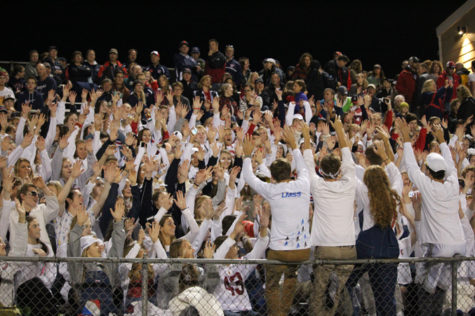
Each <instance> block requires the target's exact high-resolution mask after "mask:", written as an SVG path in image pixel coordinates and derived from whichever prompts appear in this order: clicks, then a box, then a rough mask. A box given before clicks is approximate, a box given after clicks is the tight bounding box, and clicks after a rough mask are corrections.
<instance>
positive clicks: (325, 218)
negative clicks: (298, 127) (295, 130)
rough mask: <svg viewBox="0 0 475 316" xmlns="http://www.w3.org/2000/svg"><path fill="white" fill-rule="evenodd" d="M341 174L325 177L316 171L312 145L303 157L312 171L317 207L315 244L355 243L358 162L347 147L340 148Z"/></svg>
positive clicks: (313, 234)
mask: <svg viewBox="0 0 475 316" xmlns="http://www.w3.org/2000/svg"><path fill="white" fill-rule="evenodd" d="M341 153H342V155H343V159H342V162H341V167H340V170H341V174H342V177H341V178H340V179H339V180H337V181H325V180H324V179H323V178H321V177H319V176H318V175H317V173H316V172H315V162H314V159H313V154H312V151H311V150H310V149H307V150H305V151H304V159H305V163H306V165H307V168H308V169H309V173H310V188H311V191H312V195H313V203H314V206H315V211H314V213H313V223H312V234H311V241H312V246H327V247H335V246H352V245H354V244H355V225H354V220H353V214H354V201H355V190H356V178H355V163H354V162H353V159H352V157H351V152H350V150H349V149H348V148H347V147H344V148H342V149H341Z"/></svg>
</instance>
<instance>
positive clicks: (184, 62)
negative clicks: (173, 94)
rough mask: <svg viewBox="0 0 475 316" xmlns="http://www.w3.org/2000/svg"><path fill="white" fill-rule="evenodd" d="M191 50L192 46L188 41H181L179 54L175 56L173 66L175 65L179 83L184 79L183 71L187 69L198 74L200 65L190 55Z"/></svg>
mask: <svg viewBox="0 0 475 316" xmlns="http://www.w3.org/2000/svg"><path fill="white" fill-rule="evenodd" d="M189 50H190V44H189V43H188V42H187V41H181V42H180V44H179V45H178V53H175V55H173V64H174V65H175V72H176V80H177V81H180V80H182V79H183V71H184V70H185V68H188V69H190V70H192V71H195V72H197V67H198V64H197V62H196V60H194V59H193V57H191V56H190V55H188V51H189Z"/></svg>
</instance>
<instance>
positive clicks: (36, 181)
mask: <svg viewBox="0 0 475 316" xmlns="http://www.w3.org/2000/svg"><path fill="white" fill-rule="evenodd" d="M32 183H33V185H34V186H36V187H37V188H38V189H40V190H43V191H44V189H45V188H46V184H45V180H43V177H39V176H38V177H34V178H33V180H32Z"/></svg>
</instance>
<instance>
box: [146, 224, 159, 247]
mask: <svg viewBox="0 0 475 316" xmlns="http://www.w3.org/2000/svg"><path fill="white" fill-rule="evenodd" d="M159 234H160V224H159V223H158V222H153V223H152V226H150V230H149V232H148V235H149V236H150V239H151V240H152V242H153V243H156V242H157V240H158V235H159Z"/></svg>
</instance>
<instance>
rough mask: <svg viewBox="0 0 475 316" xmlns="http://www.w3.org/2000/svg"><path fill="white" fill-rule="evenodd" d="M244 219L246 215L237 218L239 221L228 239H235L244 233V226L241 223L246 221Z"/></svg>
mask: <svg viewBox="0 0 475 316" xmlns="http://www.w3.org/2000/svg"><path fill="white" fill-rule="evenodd" d="M246 217H247V215H246V214H242V215H241V216H240V217H239V219H238V220H237V222H236V225H235V226H234V230H233V232H232V233H231V234H230V235H229V237H230V238H232V239H236V237H237V236H238V235H240V234H241V233H243V232H244V224H243V223H242V221H243V220H244V219H246Z"/></svg>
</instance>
